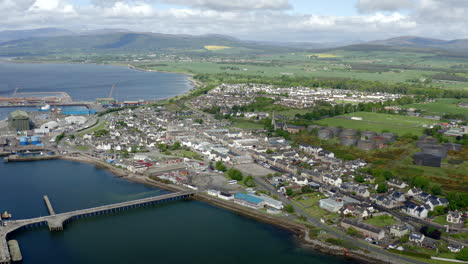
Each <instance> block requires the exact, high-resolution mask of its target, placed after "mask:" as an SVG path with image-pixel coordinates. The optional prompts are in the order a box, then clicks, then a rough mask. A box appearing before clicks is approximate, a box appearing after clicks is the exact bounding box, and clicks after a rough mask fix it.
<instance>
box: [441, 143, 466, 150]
mask: <svg viewBox="0 0 468 264" xmlns="http://www.w3.org/2000/svg"><path fill="white" fill-rule="evenodd" d="M444 146H445V148H446V149H447V150H449V151H460V150H461V147H462V146H461V145H460V144H453V143H446V144H445V145H444Z"/></svg>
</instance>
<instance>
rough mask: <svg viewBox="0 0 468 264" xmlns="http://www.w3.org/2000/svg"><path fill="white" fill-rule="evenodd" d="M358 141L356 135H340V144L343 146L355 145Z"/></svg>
mask: <svg viewBox="0 0 468 264" xmlns="http://www.w3.org/2000/svg"><path fill="white" fill-rule="evenodd" d="M356 143H357V137H356V136H342V137H340V144H341V145H343V146H355V145H356Z"/></svg>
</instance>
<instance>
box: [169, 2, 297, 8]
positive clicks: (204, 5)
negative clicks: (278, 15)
mask: <svg viewBox="0 0 468 264" xmlns="http://www.w3.org/2000/svg"><path fill="white" fill-rule="evenodd" d="M163 1H164V2H165V3H169V4H176V5H185V6H191V7H198V8H206V9H213V10H219V11H228V10H284V9H290V8H291V4H290V3H289V1H288V0H256V1H252V0H234V1H229V0H228V1H226V0H163Z"/></svg>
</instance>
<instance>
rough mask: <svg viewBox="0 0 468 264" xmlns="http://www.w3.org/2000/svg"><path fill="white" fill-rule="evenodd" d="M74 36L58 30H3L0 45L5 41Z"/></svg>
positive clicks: (69, 32) (70, 32) (64, 30)
mask: <svg viewBox="0 0 468 264" xmlns="http://www.w3.org/2000/svg"><path fill="white" fill-rule="evenodd" d="M72 34H74V33H73V32H72V31H69V30H66V29H59V28H39V29H30V30H5V31H0V43H1V42H5V41H11V40H17V39H27V38H38V37H56V36H66V35H72Z"/></svg>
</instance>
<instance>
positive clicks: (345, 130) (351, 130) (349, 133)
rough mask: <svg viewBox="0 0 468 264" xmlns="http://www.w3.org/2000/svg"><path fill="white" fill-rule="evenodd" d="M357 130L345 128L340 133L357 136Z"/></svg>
mask: <svg viewBox="0 0 468 264" xmlns="http://www.w3.org/2000/svg"><path fill="white" fill-rule="evenodd" d="M356 135H357V130H356V129H349V128H347V129H343V131H341V133H340V137H347V136H356Z"/></svg>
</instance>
